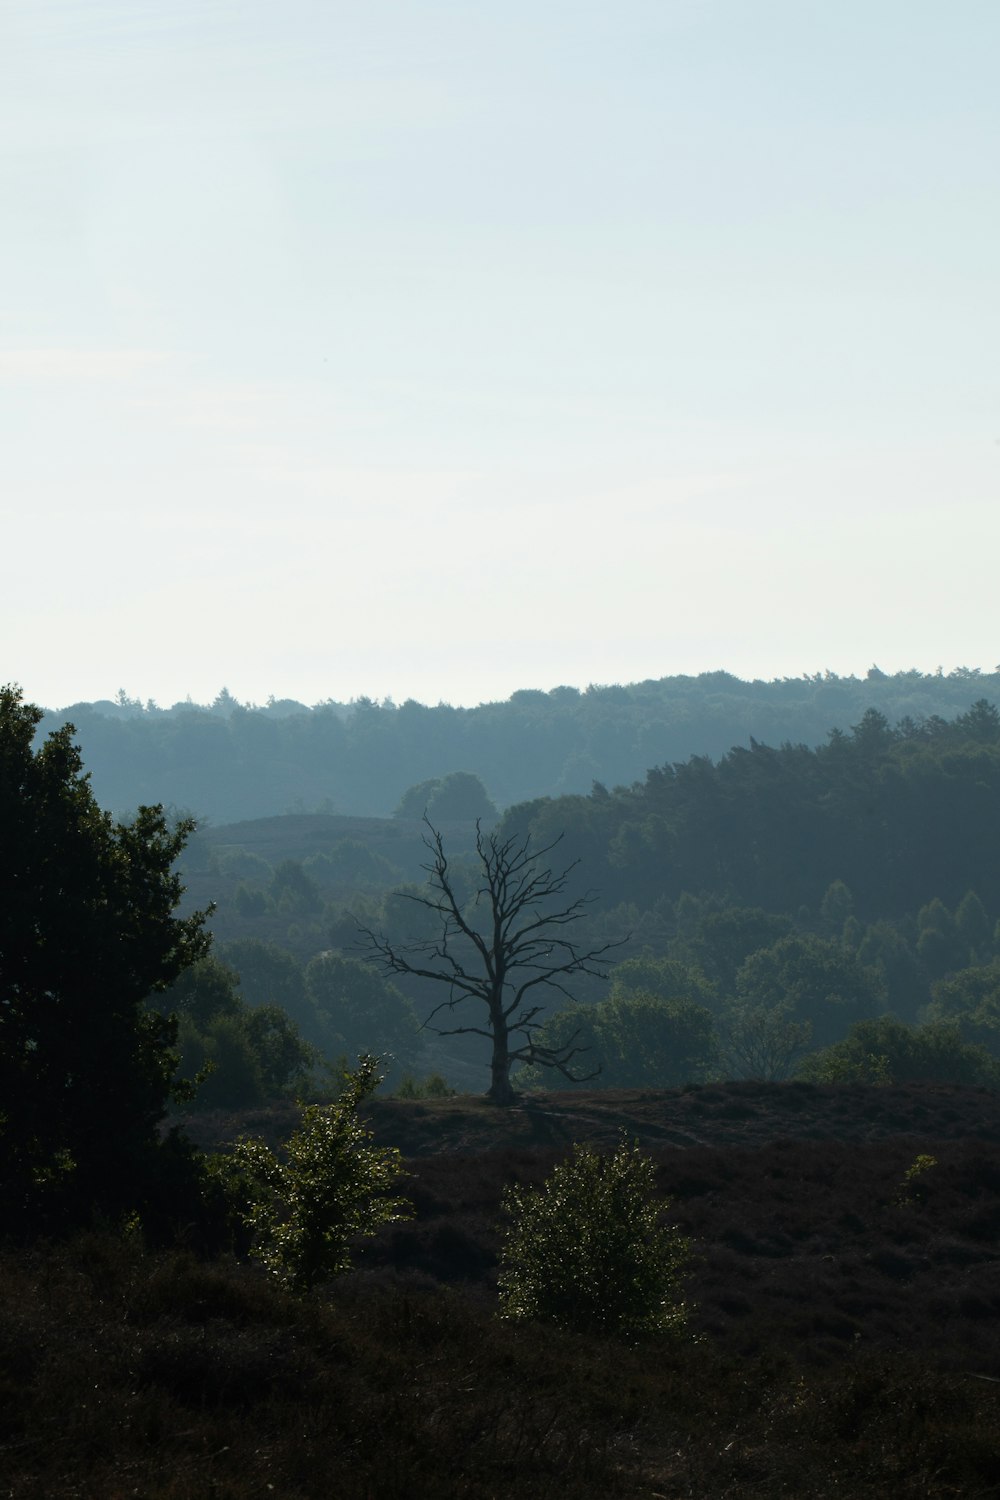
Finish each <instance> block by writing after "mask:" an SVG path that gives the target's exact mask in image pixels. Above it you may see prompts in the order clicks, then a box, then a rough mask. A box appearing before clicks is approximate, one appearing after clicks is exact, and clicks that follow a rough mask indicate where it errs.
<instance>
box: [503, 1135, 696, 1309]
mask: <svg viewBox="0 0 1000 1500" xmlns="http://www.w3.org/2000/svg"><path fill="white" fill-rule="evenodd" d="M503 1206H504V1209H505V1211H506V1213H507V1214H508V1215H509V1216H510V1218H511V1220H512V1223H511V1225H510V1227H509V1229H508V1230H507V1234H506V1238H505V1241H504V1245H503V1250H502V1254H501V1270H500V1275H499V1288H500V1308H501V1317H503V1318H508V1319H514V1320H517V1319H523V1318H535V1319H540V1320H542V1321H546V1322H550V1323H556V1324H559V1325H561V1326H562V1327H565V1328H573V1329H579V1330H581V1331H590V1332H607V1333H621V1334H640V1333H678V1332H680V1331H681V1330H682V1329H683V1327H684V1325H685V1322H686V1315H687V1309H686V1307H685V1305H684V1303H683V1302H682V1301H681V1300H680V1297H679V1295H678V1283H679V1280H680V1276H681V1273H682V1271H683V1270H684V1267H685V1266H686V1264H687V1261H688V1258H689V1247H688V1244H687V1241H686V1240H685V1239H683V1238H682V1236H681V1235H680V1234H679V1233H678V1232H677V1230H676V1229H674V1228H666V1227H662V1226H661V1224H660V1222H659V1221H660V1215H661V1213H662V1211H663V1209H664V1208H665V1207H666V1206H667V1204H666V1202H665V1201H657V1200H656V1199H655V1197H654V1167H653V1162H652V1161H651V1159H650V1158H649V1157H647V1156H644V1155H643V1154H642V1153H641V1152H640V1150H639V1147H638V1145H637V1144H636V1143H634V1142H633V1143H632V1144H631V1145H630V1144H629V1143H628V1142H627V1141H625V1140H624V1139H623V1140H622V1141H621V1144H620V1145H619V1147H618V1149H617V1151H616V1152H615V1153H614V1154H613V1155H612V1156H601V1155H599V1154H598V1153H597V1152H596V1151H595V1150H593V1148H591V1147H589V1146H576V1147H574V1154H573V1156H572V1157H571V1158H570V1159H569V1160H568V1161H565V1162H562V1163H560V1164H559V1165H558V1166H557V1167H556V1168H555V1170H554V1171H553V1173H552V1175H551V1177H549V1178H548V1179H547V1181H546V1182H544V1183H543V1184H542V1186H541V1187H540V1188H528V1189H522V1188H517V1187H513V1188H509V1189H508V1190H507V1192H506V1193H505V1194H504V1199H503Z"/></svg>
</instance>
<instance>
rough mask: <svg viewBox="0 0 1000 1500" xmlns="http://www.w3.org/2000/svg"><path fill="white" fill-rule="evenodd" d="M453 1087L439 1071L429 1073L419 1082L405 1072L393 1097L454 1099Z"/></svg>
mask: <svg viewBox="0 0 1000 1500" xmlns="http://www.w3.org/2000/svg"><path fill="white" fill-rule="evenodd" d="M455 1092H456V1091H455V1089H453V1088H452V1087H451V1085H450V1084H449V1083H448V1080H447V1079H446V1078H443V1077H442V1076H441V1074H440V1073H431V1074H430V1075H429V1076H428V1077H427V1078H425V1079H424V1080H423V1082H421V1081H420V1080H419V1079H417V1078H414V1077H413V1074H412V1073H407V1074H406V1076H405V1078H403V1079H402V1080H401V1082H400V1084H399V1086H398V1088H397V1089H396V1091H395V1093H394V1094H393V1098H394V1099H454V1097H455Z"/></svg>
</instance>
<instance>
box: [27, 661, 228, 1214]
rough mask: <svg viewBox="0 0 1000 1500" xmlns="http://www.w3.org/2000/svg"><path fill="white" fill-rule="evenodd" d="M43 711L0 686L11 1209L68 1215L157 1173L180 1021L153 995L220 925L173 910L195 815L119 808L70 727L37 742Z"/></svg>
mask: <svg viewBox="0 0 1000 1500" xmlns="http://www.w3.org/2000/svg"><path fill="white" fill-rule="evenodd" d="M41 718H42V712H41V710H40V709H37V708H34V707H32V706H30V705H27V704H25V703H24V702H23V700H22V695H21V693H20V692H19V691H18V690H17V689H15V688H12V687H7V688H3V689H2V690H0V850H2V861H3V879H4V900H3V902H2V903H0V1100H2V1101H3V1104H2V1108H3V1113H2V1117H0V1184H2V1189H0V1206H2V1207H3V1208H4V1209H5V1210H6V1211H7V1212H8V1213H9V1214H11V1215H13V1216H14V1217H15V1218H16V1217H18V1216H20V1215H22V1214H25V1213H27V1214H28V1215H29V1216H30V1215H32V1214H34V1213H36V1212H39V1211H43V1206H44V1201H45V1200H46V1199H48V1198H52V1197H55V1199H56V1200H57V1201H58V1205H59V1209H58V1211H59V1215H60V1218H61V1220H62V1221H63V1222H66V1221H68V1220H69V1219H71V1218H72V1217H74V1216H76V1215H83V1214H86V1213H87V1212H88V1211H89V1209H90V1208H91V1207H92V1206H93V1205H95V1204H97V1205H106V1206H108V1207H109V1208H111V1207H112V1206H114V1205H117V1204H120V1203H122V1202H126V1203H127V1202H129V1201H130V1200H131V1201H133V1202H134V1200H135V1196H136V1195H137V1194H138V1195H141V1193H142V1192H143V1191H144V1187H143V1182H144V1179H145V1178H147V1177H148V1176H149V1174H150V1173H153V1172H155V1159H156V1157H157V1153H158V1150H159V1147H158V1130H157V1127H158V1125H159V1123H160V1121H161V1120H162V1119H163V1116H164V1114H165V1113H166V1109H167V1105H168V1102H169V1100H170V1098H171V1095H172V1092H173V1089H174V1068H175V1063H176V1055H175V1053H174V1050H173V1045H174V1039H175V1026H174V1023H173V1022H172V1021H171V1020H169V1019H167V1018H165V1017H163V1016H160V1015H157V1014H154V1013H149V1012H147V1011H146V1009H145V1007H144V1001H145V1000H146V997H147V996H148V995H149V994H150V992H153V991H159V990H163V989H165V988H166V987H167V986H168V985H169V984H171V983H172V982H173V981H175V980H176V979H177V978H178V976H179V975H181V974H182V973H183V972H184V970H185V969H187V968H188V967H189V966H190V965H191V964H192V963H194V962H195V961H196V960H197V959H198V958H200V957H202V956H203V955H204V954H205V953H206V951H207V949H208V943H209V938H208V935H207V933H206V932H205V930H204V923H205V917H206V913H204V912H195V913H194V914H193V915H190V916H186V917H179V916H177V915H176V908H177V905H178V903H179V901H180V898H181V894H182V886H181V883H180V879H179V877H178V876H177V874H176V871H175V869H174V866H175V861H176V860H177V857H178V855H179V854H180V852H181V850H182V849H183V847H184V843H185V840H186V839H187V837H188V836H189V834H190V833H191V831H192V828H193V824H192V823H191V822H190V820H185V819H182V820H181V821H180V822H178V823H176V824H175V825H173V826H170V825H169V824H168V821H167V819H166V817H165V815H164V813H163V810H162V808H160V807H140V808H139V810H138V812H137V813H136V815H135V817H134V818H133V819H132V820H131V821H129V822H116V821H115V820H113V819H112V817H111V816H110V814H108V813H106V812H103V811H102V810H101V808H100V807H99V806H98V804H97V801H96V799H95V797H94V794H93V792H92V790H91V787H90V782H89V779H88V777H87V776H86V775H85V774H84V773H83V769H82V763H81V759H80V753H79V750H78V748H77V747H76V745H75V744H74V743H73V738H72V735H73V729H72V726H71V725H65V726H64V727H63V728H61V729H58V730H56V731H55V732H53V733H52V734H50V735H49V736H48V738H47V739H46V740H45V741H44V742H43V743H42V744H41V745H40V746H39V747H38V748H37V749H36V748H35V747H34V737H35V731H36V728H37V726H38V724H39V722H40V720H41ZM53 1211H55V1210H54V1209H53Z"/></svg>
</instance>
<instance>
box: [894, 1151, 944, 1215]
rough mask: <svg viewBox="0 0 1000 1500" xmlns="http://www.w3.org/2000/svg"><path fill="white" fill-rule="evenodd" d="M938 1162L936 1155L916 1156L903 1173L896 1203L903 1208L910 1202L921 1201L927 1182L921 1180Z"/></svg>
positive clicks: (922, 1154) (923, 1154) (924, 1154)
mask: <svg viewBox="0 0 1000 1500" xmlns="http://www.w3.org/2000/svg"><path fill="white" fill-rule="evenodd" d="M937 1164H938V1159H937V1157H936V1156H929V1155H927V1154H926V1153H921V1154H920V1155H919V1156H915V1157H914V1158H913V1160H912V1161H911V1163H910V1165H909V1166H908V1167H907V1169H906V1171H905V1172H904V1173H903V1180H902V1182H901V1183H900V1185H899V1191H898V1192H897V1194H896V1204H897V1205H898V1206H899V1207H900V1208H902V1207H903V1206H904V1205H906V1204H909V1203H917V1202H919V1201H920V1200H921V1199H922V1198H923V1196H924V1194H925V1192H926V1184H925V1183H924V1182H923V1181H922V1180H921V1179H922V1178H923V1176H924V1174H925V1173H927V1172H930V1171H931V1170H932V1169H933V1168H934V1167H936V1166H937Z"/></svg>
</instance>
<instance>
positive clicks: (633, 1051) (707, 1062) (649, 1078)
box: [518, 964, 716, 1089]
mask: <svg viewBox="0 0 1000 1500" xmlns="http://www.w3.org/2000/svg"><path fill="white" fill-rule="evenodd" d="M621 967H622V968H627V967H628V965H627V964H626V965H622V966H621ZM616 972H620V970H618V971H616ZM539 1037H540V1040H541V1041H542V1043H543V1044H544V1045H545V1046H547V1047H550V1048H552V1049H557V1048H559V1047H563V1046H566V1045H567V1044H569V1042H570V1040H571V1038H575V1039H576V1043H577V1045H582V1046H584V1047H585V1048H586V1049H587V1051H586V1055H587V1057H588V1060H590V1059H593V1061H594V1062H595V1063H596V1064H598V1065H599V1066H600V1072H599V1074H598V1075H597V1076H596V1077H594V1078H585V1079H582V1080H579V1081H578V1082H574V1080H567V1083H568V1085H569V1087H571V1088H572V1087H587V1088H613V1089H634V1088H658V1089H667V1088H676V1087H678V1086H679V1085H680V1084H682V1083H691V1082H700V1081H701V1080H702V1079H705V1078H708V1077H710V1076H711V1074H712V1072H713V1071H714V1067H715V1063H716V1038H715V1027H714V1023H713V1020H712V1015H711V1013H710V1012H709V1011H708V1010H706V1009H705V1007H704V1006H703V1005H697V1004H695V1003H694V1002H693V1001H691V1000H687V999H684V998H683V997H680V996H677V997H674V998H671V999H664V998H662V997H661V996H659V995H655V994H650V993H648V992H645V991H643V990H630V989H625V988H623V987H620V986H616V988H615V989H614V990H613V991H612V993H611V994H610V995H609V996H608V998H607V999H606V1000H602V1001H600V1002H599V1003H598V1004H597V1005H571V1006H568V1007H566V1009H564V1010H561V1011H559V1012H557V1014H556V1015H554V1016H550V1017H548V1019H547V1020H546V1022H545V1024H544V1026H543V1027H542V1029H541V1031H540V1033H539ZM518 1083H519V1084H521V1085H522V1086H523V1087H525V1088H539V1087H544V1074H543V1072H542V1070H541V1069H540V1068H538V1067H534V1068H526V1069H524V1070H522V1071H521V1072H520V1073H519V1074H518ZM564 1086H565V1085H564Z"/></svg>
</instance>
